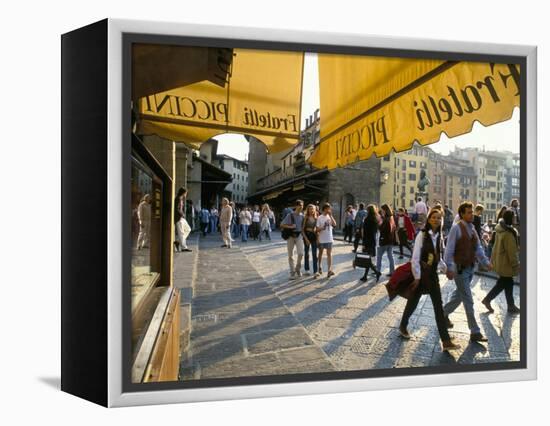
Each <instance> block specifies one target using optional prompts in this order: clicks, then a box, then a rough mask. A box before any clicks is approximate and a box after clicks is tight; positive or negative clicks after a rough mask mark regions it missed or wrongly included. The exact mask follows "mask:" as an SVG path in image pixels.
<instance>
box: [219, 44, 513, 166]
mask: <svg viewBox="0 0 550 426" xmlns="http://www.w3.org/2000/svg"><path fill="white" fill-rule="evenodd" d="M319 105H320V101H319V73H318V70H317V54H315V53H306V56H305V62H304V82H303V89H302V122H301V129H304V128H305V125H306V119H307V118H308V117H309V116H310V115H313V113H314V111H315V110H316V109H317V108H319ZM322 113H323V112H322V111H321V125H322ZM216 139H217V140H218V141H219V145H218V152H219V153H220V154H227V155H230V156H231V157H234V158H237V159H239V160H244V159H245V158H246V157H247V155H248V142H247V141H246V139H245V138H244V137H243V136H242V135H236V134H224V135H219V136H216ZM455 146H458V147H461V148H465V147H478V148H480V149H483V147H485V150H487V151H511V152H519V110H518V109H517V108H516V109H515V110H514V113H513V115H512V118H511V119H510V120H507V121H504V122H502V123H498V124H494V125H492V126H489V127H484V126H483V125H481V124H479V123H478V122H475V123H474V127H473V129H472V131H471V132H470V133H467V134H464V135H461V136H457V137H455V138H451V139H449V138H448V137H447V136H446V135H445V134H443V135H442V137H441V139H440V141H439V142H437V143H434V144H432V145H430V148H432V149H433V150H434V151H436V152H439V153H441V154H445V155H446V154H448V153H449V152H451V151H453V149H454V147H455Z"/></svg>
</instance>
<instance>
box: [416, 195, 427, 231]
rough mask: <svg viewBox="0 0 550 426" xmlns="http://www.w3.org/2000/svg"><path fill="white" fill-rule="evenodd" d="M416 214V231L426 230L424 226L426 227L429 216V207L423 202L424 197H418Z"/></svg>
mask: <svg viewBox="0 0 550 426" xmlns="http://www.w3.org/2000/svg"><path fill="white" fill-rule="evenodd" d="M414 213H415V214H416V220H415V222H416V223H415V225H416V229H417V230H418V229H422V228H424V225H426V217H427V216H428V206H427V205H426V203H425V202H424V201H423V200H422V197H418V199H417V201H416V205H415V206H414Z"/></svg>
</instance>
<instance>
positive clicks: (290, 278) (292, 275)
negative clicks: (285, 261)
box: [288, 274, 296, 280]
mask: <svg viewBox="0 0 550 426" xmlns="http://www.w3.org/2000/svg"><path fill="white" fill-rule="evenodd" d="M288 279H289V280H295V279H296V274H290V277H288Z"/></svg>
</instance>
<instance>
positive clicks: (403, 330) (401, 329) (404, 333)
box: [399, 327, 411, 340]
mask: <svg viewBox="0 0 550 426" xmlns="http://www.w3.org/2000/svg"><path fill="white" fill-rule="evenodd" d="M399 334H400V335H401V337H402V338H403V339H407V340H409V339H410V338H411V335H410V334H409V332H408V331H407V328H406V327H399Z"/></svg>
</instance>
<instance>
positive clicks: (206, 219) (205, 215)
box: [200, 206, 210, 237]
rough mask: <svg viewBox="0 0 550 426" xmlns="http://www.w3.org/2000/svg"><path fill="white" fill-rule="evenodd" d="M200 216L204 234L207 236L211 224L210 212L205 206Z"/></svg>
mask: <svg viewBox="0 0 550 426" xmlns="http://www.w3.org/2000/svg"><path fill="white" fill-rule="evenodd" d="M200 217H201V231H202V236H203V237H206V233H207V232H208V226H209V225H210V212H209V211H208V209H207V208H206V207H205V206H203V207H202V209H201V214H200Z"/></svg>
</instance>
